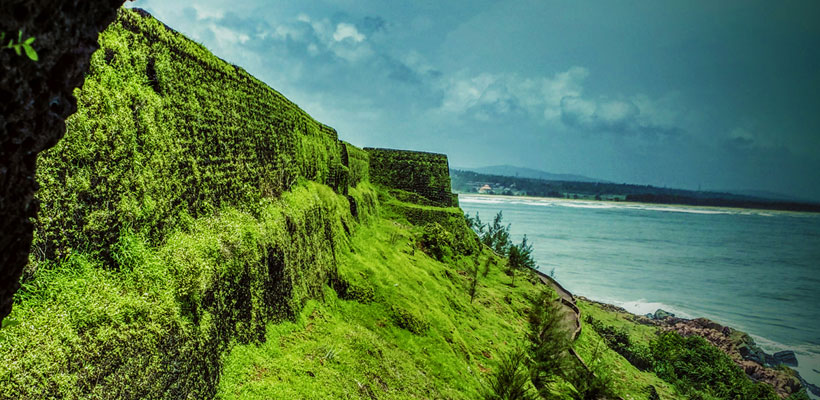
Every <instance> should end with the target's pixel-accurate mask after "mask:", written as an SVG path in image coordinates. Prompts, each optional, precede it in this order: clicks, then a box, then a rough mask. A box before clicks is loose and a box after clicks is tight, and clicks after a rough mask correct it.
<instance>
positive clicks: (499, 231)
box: [481, 211, 510, 256]
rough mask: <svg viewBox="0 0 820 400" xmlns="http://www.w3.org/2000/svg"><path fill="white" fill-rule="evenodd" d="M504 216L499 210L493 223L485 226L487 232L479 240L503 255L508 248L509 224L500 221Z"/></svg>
mask: <svg viewBox="0 0 820 400" xmlns="http://www.w3.org/2000/svg"><path fill="white" fill-rule="evenodd" d="M503 218H504V216H503V214H502V212H501V211H499V212H498V214H496V215H495V218H493V224H492V225H488V226H487V233H485V234H484V236H482V237H481V242H482V243H484V244H486V245H487V246H490V248H492V249H493V250H495V252H496V253H498V254H501V255H502V256H503V255H506V254H507V250H508V249H509V248H510V225H509V224H507V225H506V226H504V224H502V223H501V221H502V220H503Z"/></svg>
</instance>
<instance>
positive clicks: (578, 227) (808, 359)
mask: <svg viewBox="0 0 820 400" xmlns="http://www.w3.org/2000/svg"><path fill="white" fill-rule="evenodd" d="M459 200H460V202H461V208H462V209H464V211H465V212H467V213H469V214H470V215H474V214H475V213H476V212H478V214H479V215H480V217H481V219H482V220H483V221H485V222H487V221H491V220H492V217H493V216H495V214H496V213H497V212H498V211H503V212H504V221H505V223H509V224H511V225H512V227H511V233H512V236H513V237H514V239H515V240H516V242H520V240H521V237H522V236H523V235H524V234H526V235H527V238H528V239H529V240H530V241H531V242H532V244H533V247H534V249H535V251H534V252H533V255H534V256H535V259H536V261H537V262H538V264H539V266H540V269H541V271H543V272H545V273H550V271H552V270H553V269H554V276H555V278H556V279H558V280H559V281H560V282H561V284H562V285H564V286H565V287H566V288H567V289H569V290H570V291H572V292H573V293H575V294H578V295H582V296H586V297H589V298H592V299H595V300H599V301H603V302H607V303H611V304H616V305H619V306H621V307H624V308H626V309H627V310H628V311H630V312H633V313H636V314H645V313H649V312H654V311H655V310H656V309H658V308H663V309H665V310H667V311H671V312H673V313H675V314H677V315H678V316H682V317H689V318H693V317H706V318H710V319H713V320H715V321H718V322H720V323H723V324H725V325H729V326H732V327H734V328H737V329H740V330H742V331H745V332H747V333H749V334H750V335H752V336H753V337H754V338H755V339H756V341H757V343H758V344H759V345H760V346H761V347H763V348H764V349H765V350H767V351H770V352H774V351H778V350H783V349H791V350H794V351H795V353H796V354H797V357H798V362H799V364H800V366H799V367H798V368H797V369H798V370H799V371H800V374H801V375H802V376H803V377H804V378H805V379H806V380H807V381H809V382H811V383H814V384H817V385H820V372H817V371H820V214H810V213H785V212H769V211H757V210H738V209H715V208H700V207H686V206H663V205H650V204H635V203H610V202H595V201H577V200H575V201H573V200H560V199H532V198H511V197H496V196H493V197H490V196H478V195H460V196H459Z"/></svg>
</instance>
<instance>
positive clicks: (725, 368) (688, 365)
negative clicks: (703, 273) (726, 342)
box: [650, 332, 778, 400]
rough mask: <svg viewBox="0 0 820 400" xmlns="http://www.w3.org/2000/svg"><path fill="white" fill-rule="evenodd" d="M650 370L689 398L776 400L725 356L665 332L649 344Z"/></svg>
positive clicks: (768, 389) (702, 341) (706, 344)
mask: <svg viewBox="0 0 820 400" xmlns="http://www.w3.org/2000/svg"><path fill="white" fill-rule="evenodd" d="M650 351H651V354H652V358H653V370H654V372H655V373H656V374H657V375H658V377H660V378H661V379H663V380H665V381H667V382H670V383H672V384H674V385H675V386H677V387H678V388H679V389H680V390H681V391H682V392H684V393H685V394H686V395H688V396H690V397H696V396H703V395H706V396H712V397H716V398H719V399H771V400H775V399H777V398H778V397H777V395H776V394H775V393H774V389H772V387H771V386H770V385H767V384H765V383H756V382H753V381H752V380H751V379H749V378H748V377H747V376H746V374H744V373H743V370H741V369H740V367H738V366H737V365H736V364H735V363H734V362H733V361H732V359H730V358H729V356H727V355H726V354H725V353H723V352H722V351H721V350H720V349H718V348H717V347H715V346H713V345H711V344H710V343H709V342H707V341H706V340H705V339H703V338H702V337H699V336H690V337H683V336H681V335H680V334H678V333H676V332H665V333H662V334H661V335H660V336H658V337H657V338H656V339H654V340H653V341H652V342H651V344H650Z"/></svg>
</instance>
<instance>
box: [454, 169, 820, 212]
mask: <svg viewBox="0 0 820 400" xmlns="http://www.w3.org/2000/svg"><path fill="white" fill-rule="evenodd" d="M450 180H451V186H452V188H453V191H455V192H457V193H484V194H500V195H508V196H535V197H557V198H571V199H587V200H610V201H632V202H639V203H660V204H688V205H697V206H718V207H738V208H760V209H771V210H791V211H811V212H820V204H818V203H816V202H808V201H795V200H791V199H783V200H780V199H774V198H770V196H771V195H772V194H771V193H768V195H767V196H763V195H761V194H757V195H752V194H735V193H727V192H710V191H693V190H683V189H671V188H665V187H664V188H660V187H655V186H650V185H630V184H623V183H611V182H589V181H587V182H581V181H565V180H546V179H538V178H523V177H520V176H519V177H513V176H502V175H488V174H481V173H478V172H474V171H461V170H456V169H451V170H450Z"/></svg>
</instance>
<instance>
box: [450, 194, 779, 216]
mask: <svg viewBox="0 0 820 400" xmlns="http://www.w3.org/2000/svg"><path fill="white" fill-rule="evenodd" d="M459 200H460V201H461V202H464V203H474V204H519V205H528V206H561V207H569V208H586V209H623V210H639V211H658V212H674V213H685V214H701V215H755V216H761V217H774V216H777V215H778V214H777V213H776V212H773V211H764V210H750V209H740V208H738V209H733V208H731V209H730V208H712V207H701V206H676V205H663V204H646V203H617V202H610V201H592V200H567V199H556V198H533V197H525V198H520V199H519V198H511V197H501V196H490V195H484V196H476V195H461V196H459Z"/></svg>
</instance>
